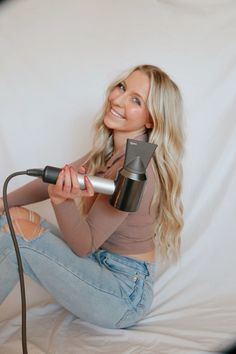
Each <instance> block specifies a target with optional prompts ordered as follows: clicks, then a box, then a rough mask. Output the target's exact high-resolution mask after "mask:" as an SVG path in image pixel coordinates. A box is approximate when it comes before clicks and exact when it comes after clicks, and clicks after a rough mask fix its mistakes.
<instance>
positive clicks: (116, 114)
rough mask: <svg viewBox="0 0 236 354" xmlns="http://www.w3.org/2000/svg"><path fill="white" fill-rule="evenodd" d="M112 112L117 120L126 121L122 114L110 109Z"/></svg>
mask: <svg viewBox="0 0 236 354" xmlns="http://www.w3.org/2000/svg"><path fill="white" fill-rule="evenodd" d="M110 112H111V114H112V115H113V116H114V117H117V118H120V119H125V117H124V116H122V114H120V113H118V112H116V111H115V110H114V109H113V108H111V109H110Z"/></svg>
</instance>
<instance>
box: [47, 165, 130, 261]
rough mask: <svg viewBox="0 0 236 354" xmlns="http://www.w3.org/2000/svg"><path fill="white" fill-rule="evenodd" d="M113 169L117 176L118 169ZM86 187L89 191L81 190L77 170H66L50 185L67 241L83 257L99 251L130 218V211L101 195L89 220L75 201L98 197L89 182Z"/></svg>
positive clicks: (51, 194) (91, 210)
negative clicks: (80, 197)
mask: <svg viewBox="0 0 236 354" xmlns="http://www.w3.org/2000/svg"><path fill="white" fill-rule="evenodd" d="M116 167H117V166H116ZM113 169H114V171H113V174H114V175H115V173H116V168H115V167H113ZM81 172H82V171H81ZM84 172H85V171H84ZM85 184H86V187H87V188H86V190H83V191H81V190H80V188H79V186H78V182H77V178H76V173H75V171H74V170H73V169H70V168H68V167H66V168H65V169H64V172H61V173H60V175H59V177H58V179H57V183H56V185H50V186H49V195H50V198H51V201H52V206H53V208H54V211H55V215H56V218H57V222H58V225H59V227H60V229H61V231H62V234H63V236H64V239H65V241H66V242H67V243H68V245H69V246H70V247H71V249H72V250H73V251H74V252H75V253H76V254H78V255H79V256H81V257H83V256H86V255H88V254H89V253H91V252H93V251H95V250H96V249H97V248H99V247H100V246H101V245H102V244H103V243H104V242H105V241H106V239H108V238H109V237H110V236H111V235H112V233H113V232H114V231H115V230H116V229H117V227H118V226H119V225H120V224H121V223H122V222H123V221H124V220H125V218H126V217H127V216H128V213H127V212H123V211H120V210H117V209H115V208H114V207H113V206H111V205H110V203H109V196H105V195H101V194H99V195H98V196H97V197H96V199H95V201H94V203H93V205H92V207H91V208H90V210H89V212H88V214H87V217H82V216H81V215H80V212H79V210H78V208H77V206H76V203H75V199H76V198H78V196H83V197H94V190H93V186H92V184H91V183H90V182H89V180H87V181H86V180H85Z"/></svg>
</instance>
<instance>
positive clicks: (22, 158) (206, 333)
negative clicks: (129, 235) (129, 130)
mask: <svg viewBox="0 0 236 354" xmlns="http://www.w3.org/2000/svg"><path fill="white" fill-rule="evenodd" d="M235 38H236V2H235V1H234V0H199V1H195V0H190V1H189V0H188V1H187V0H178V1H175V0H168V1H167V0H162V1H161V0H147V1H143V0H129V1H126V0H120V1H119V2H113V1H110V0H100V1H99V2H97V1H96V0H87V1H86V2H84V1H82V0H70V1H68V2H65V1H64V0H50V1H46V0H41V1H40V2H39V1H36V0H11V1H5V3H4V5H3V4H2V5H0V77H1V79H0V159H1V169H0V183H1V185H3V182H4V180H5V178H6V177H7V176H8V175H9V174H10V173H13V172H15V171H17V170H23V169H27V168H34V167H44V166H46V165H48V164H49V165H55V166H62V165H63V164H65V163H67V162H70V161H74V160H75V159H76V158H78V157H79V156H81V155H83V154H84V153H85V152H87V150H88V149H89V148H90V146H91V143H90V141H91V126H92V124H93V121H94V118H95V115H96V113H97V111H98V110H99V109H100V107H101V105H102V103H103V99H104V90H105V88H106V86H107V85H108V84H109V83H110V81H111V80H113V78H114V77H115V76H116V75H117V74H119V73H120V72H121V71H123V70H125V69H127V68H129V67H131V66H133V65H137V64H140V63H151V64H155V65H157V66H159V67H160V68H162V69H163V70H165V71H166V72H167V73H168V74H169V75H170V77H171V78H173V80H174V81H176V83H177V84H178V85H179V87H180V89H181V92H182V94H183V100H184V106H185V124H186V129H185V135H186V148H185V155H184V163H183V167H184V185H183V201H184V217H185V226H184V230H183V235H182V249H181V251H182V252H181V258H180V260H179V261H178V262H177V263H176V264H168V263H162V262H161V261H160V260H159V259H158V260H157V275H156V279H155V285H154V293H155V299H154V302H153V305H152V308H151V311H150V313H149V314H148V315H147V317H146V318H145V319H143V320H142V321H141V322H140V323H139V324H138V325H137V326H135V327H134V328H131V329H129V330H127V331H125V330H117V331H114V330H108V329H104V328H99V327H97V326H94V325H91V324H89V323H86V322H83V321H80V319H77V318H75V317H74V316H73V315H72V314H70V313H68V312H67V311H66V310H64V309H63V308H61V307H60V305H58V304H56V303H55V302H54V300H53V299H52V298H51V297H50V295H49V294H48V293H47V292H46V291H45V290H43V289H42V288H41V287H40V286H39V285H37V284H35V283H33V282H32V281H30V280H29V279H28V278H26V293H27V304H28V314H27V318H28V323H29V325H28V339H29V352H30V353H31V352H32V353H34V354H39V353H40V354H48V353H50V354H52V353H53V354H62V353H63V354H64V353H65V352H66V354H70V353H75V352H77V351H78V348H79V352H80V353H82V354H87V353H88V354H89V353H91V352H93V353H94V354H96V353H103V354H110V353H111V352H112V353H114V354H130V353H132V354H139V353H142V354H155V353H157V354H172V353H173V354H204V353H209V352H212V353H214V352H216V351H217V350H220V349H222V348H224V347H225V346H226V345H227V344H228V343H229V342H230V341H233V340H236V300H235V299H236V281H235V268H236V257H235V249H236V237H235V236H236V222H235V215H236V213H235V212H236V185H235V181H236V119H235V111H236V90H235V82H236V46H235ZM31 179H32V178H29V177H26V176H21V177H19V178H16V179H14V180H13V181H12V182H11V184H10V186H9V190H12V189H14V188H16V187H17V186H20V185H22V184H23V183H26V182H28V181H30V180H31ZM30 207H31V208H32V209H33V210H36V211H38V212H39V213H40V214H41V215H42V216H44V217H48V218H49V219H50V220H51V221H52V222H53V223H56V220H55V216H54V214H53V211H52V208H51V207H50V203H49V202H44V203H39V204H36V205H32V206H30ZM0 286H2V285H1V284H0ZM20 320H21V319H20V297H19V286H17V287H16V288H15V289H14V290H13V292H12V293H11V294H10V295H9V297H8V298H7V299H6V300H5V302H4V303H3V304H2V305H0V354H11V353H14V354H18V353H21V345H20V338H21V334H20Z"/></svg>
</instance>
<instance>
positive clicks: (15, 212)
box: [9, 206, 40, 224]
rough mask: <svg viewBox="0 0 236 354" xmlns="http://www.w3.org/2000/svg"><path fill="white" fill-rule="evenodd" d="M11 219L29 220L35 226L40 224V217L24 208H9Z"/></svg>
mask: <svg viewBox="0 0 236 354" xmlns="http://www.w3.org/2000/svg"><path fill="white" fill-rule="evenodd" d="M9 211H10V214H11V218H12V219H13V220H14V219H24V220H29V221H31V222H33V223H35V224H39V223H40V215H39V214H37V213H36V212H34V211H32V210H29V209H26V208H24V207H18V206H16V207H12V208H10V210H9Z"/></svg>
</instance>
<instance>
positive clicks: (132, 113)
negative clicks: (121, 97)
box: [128, 107, 147, 123]
mask: <svg viewBox="0 0 236 354" xmlns="http://www.w3.org/2000/svg"><path fill="white" fill-rule="evenodd" d="M128 116H129V117H130V119H132V120H136V121H139V122H140V123H142V122H145V121H146V119H147V113H146V111H145V110H143V109H140V107H130V108H129V111H128Z"/></svg>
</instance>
